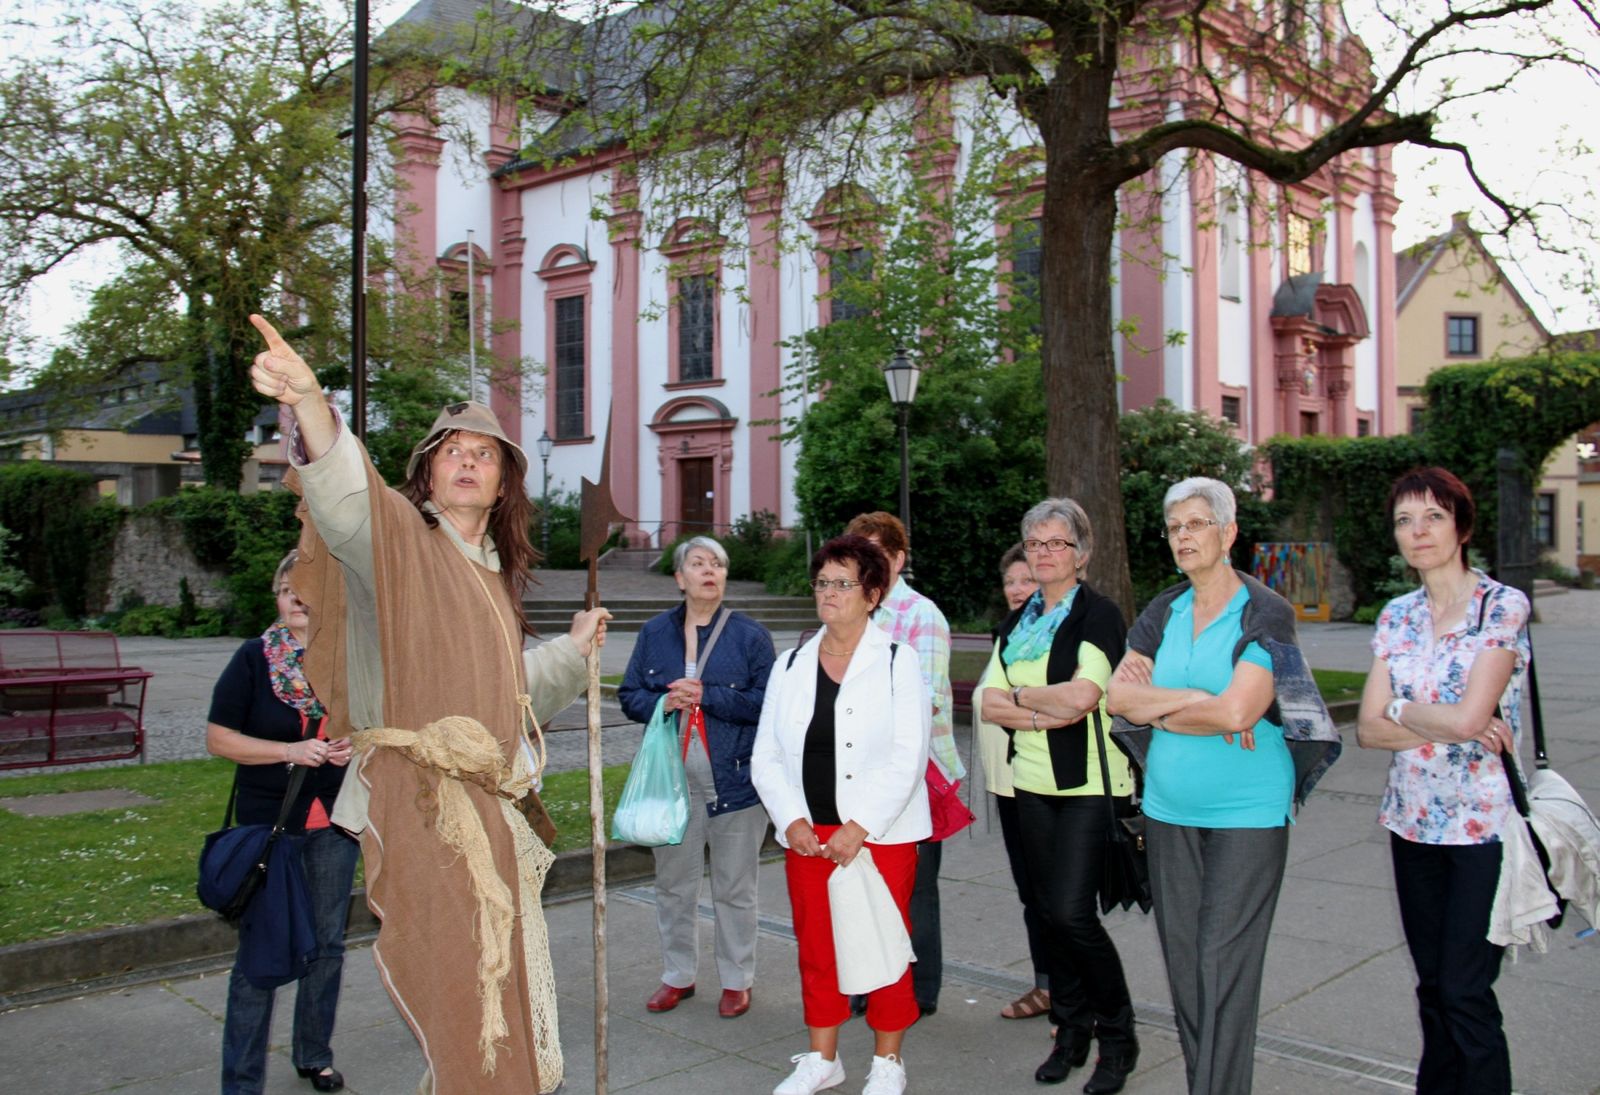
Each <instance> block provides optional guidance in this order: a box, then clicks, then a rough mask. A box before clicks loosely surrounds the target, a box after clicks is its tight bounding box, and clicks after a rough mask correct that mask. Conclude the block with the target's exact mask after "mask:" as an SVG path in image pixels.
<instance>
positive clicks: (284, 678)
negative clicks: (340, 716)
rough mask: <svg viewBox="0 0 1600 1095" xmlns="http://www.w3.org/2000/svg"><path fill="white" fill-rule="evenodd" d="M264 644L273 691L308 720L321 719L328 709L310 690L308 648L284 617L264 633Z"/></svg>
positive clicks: (262, 637) (262, 642)
mask: <svg viewBox="0 0 1600 1095" xmlns="http://www.w3.org/2000/svg"><path fill="white" fill-rule="evenodd" d="M261 645H262V647H263V648H264V649H265V650H266V653H267V673H268V675H269V676H270V677H271V678H272V693H273V695H275V696H277V697H278V698H279V699H280V700H282V701H283V702H284V703H286V704H288V705H289V706H290V707H292V708H294V709H295V710H296V711H299V712H300V713H301V714H303V715H305V716H306V717H307V718H308V719H320V718H322V717H323V716H324V715H325V714H327V712H326V711H325V710H324V709H323V706H322V701H321V700H319V699H317V697H316V695H315V694H313V693H312V691H311V682H310V681H308V680H306V671H305V667H304V666H303V665H302V664H301V661H302V659H303V658H304V657H305V653H306V650H305V647H303V646H301V645H300V643H299V641H298V640H296V639H295V637H294V634H293V633H292V632H291V631H290V630H289V626H288V625H287V624H285V623H284V622H283V621H282V620H278V621H275V622H274V623H273V625H272V626H271V627H269V628H267V629H266V630H265V631H263V632H262V633H261Z"/></svg>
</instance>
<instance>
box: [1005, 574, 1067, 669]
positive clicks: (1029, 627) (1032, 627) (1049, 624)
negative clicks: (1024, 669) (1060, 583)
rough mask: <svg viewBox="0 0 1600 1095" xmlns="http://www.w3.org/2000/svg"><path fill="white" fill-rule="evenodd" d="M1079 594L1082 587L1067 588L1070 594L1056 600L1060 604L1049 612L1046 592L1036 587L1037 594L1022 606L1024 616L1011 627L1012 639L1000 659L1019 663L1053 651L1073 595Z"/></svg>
mask: <svg viewBox="0 0 1600 1095" xmlns="http://www.w3.org/2000/svg"><path fill="white" fill-rule="evenodd" d="M1077 595H1078V587H1077V586H1076V585H1074V586H1073V587H1072V588H1071V589H1069V590H1067V595H1066V596H1065V597H1063V598H1061V600H1059V601H1057V602H1056V606H1055V607H1054V608H1052V609H1051V610H1050V611H1049V612H1046V611H1045V610H1044V591H1043V590H1041V589H1036V590H1034V591H1033V596H1031V597H1029V598H1028V603H1027V604H1025V605H1023V606H1022V615H1021V616H1019V617H1018V618H1017V624H1016V626H1015V627H1013V628H1012V629H1011V638H1010V639H1009V640H1007V642H1006V648H1005V649H1004V650H1002V651H1001V652H1000V660H1001V661H1002V662H1004V663H1005V664H1006V665H1016V664H1017V663H1018V662H1031V661H1033V660H1034V659H1036V658H1042V657H1044V656H1045V655H1046V654H1048V653H1050V644H1051V643H1053V642H1054V641H1055V638H1056V631H1057V630H1058V629H1059V628H1060V627H1061V623H1062V621H1063V620H1065V619H1066V618H1067V613H1068V612H1069V611H1070V610H1071V608H1072V601H1073V598H1075V597H1077Z"/></svg>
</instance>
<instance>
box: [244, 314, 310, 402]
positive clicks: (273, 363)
mask: <svg viewBox="0 0 1600 1095" xmlns="http://www.w3.org/2000/svg"><path fill="white" fill-rule="evenodd" d="M250 322H251V323H252V324H254V325H255V329H256V330H258V331H260V332H261V337H262V338H264V339H265V340H266V342H267V348H266V350H264V351H263V352H261V353H259V354H257V355H256V359H255V363H254V364H253V365H251V366H250V383H251V384H252V385H254V387H255V390H256V391H258V392H260V393H261V394H262V395H264V396H266V397H267V398H268V399H273V400H276V401H278V402H279V403H282V404H283V405H284V406H286V407H293V406H295V405H296V404H298V403H299V402H300V401H301V400H302V399H304V398H306V397H307V396H309V395H313V394H319V393H320V392H321V391H322V386H321V385H320V384H318V383H317V378H316V374H314V373H313V372H312V371H311V366H309V365H307V364H306V362H305V359H304V358H302V357H301V356H300V355H299V354H297V353H295V351H294V347H292V346H290V345H289V344H288V343H287V342H285V341H284V340H283V336H282V335H280V334H278V331H277V328H275V327H273V326H272V324H270V323H268V322H267V321H266V320H265V319H263V318H262V317H261V316H257V315H252V316H251V317H250Z"/></svg>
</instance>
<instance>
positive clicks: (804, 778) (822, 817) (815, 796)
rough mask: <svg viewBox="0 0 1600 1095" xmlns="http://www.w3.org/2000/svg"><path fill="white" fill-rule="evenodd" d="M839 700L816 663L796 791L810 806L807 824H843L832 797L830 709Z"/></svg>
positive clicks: (832, 683) (834, 685) (834, 683)
mask: <svg viewBox="0 0 1600 1095" xmlns="http://www.w3.org/2000/svg"><path fill="white" fill-rule="evenodd" d="M838 699H839V682H838V681H836V680H834V679H833V678H832V677H830V676H828V671H827V670H826V669H823V668H822V661H821V660H820V659H818V661H817V699H816V703H815V704H814V705H813V706H812V708H811V725H810V726H808V727H807V728H806V746H805V751H804V752H803V753H801V754H800V788H801V790H802V791H804V792H805V796H806V805H807V806H809V807H811V824H813V825H843V824H844V822H843V821H841V820H840V819H839V801H838V799H837V798H836V797H835V795H834V788H835V787H836V786H837V785H836V784H835V782H834V781H835V780H836V779H838V773H837V770H836V768H835V766H834V748H833V742H834V723H833V706H834V704H835V703H836V702H838Z"/></svg>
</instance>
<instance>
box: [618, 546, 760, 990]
mask: <svg viewBox="0 0 1600 1095" xmlns="http://www.w3.org/2000/svg"><path fill="white" fill-rule="evenodd" d="M672 568H673V575H674V577H675V578H676V579H677V582H678V588H679V589H681V590H682V591H683V603H682V604H681V605H679V606H678V607H677V608H674V609H671V610H669V611H667V612H663V613H662V614H661V615H659V616H657V617H656V618H655V619H653V620H651V621H650V622H649V623H647V624H645V625H644V627H643V629H641V630H640V632H639V641H638V642H637V643H636V644H635V645H634V648H633V657H632V658H631V659H629V661H628V671H627V673H626V674H624V675H623V678H622V684H621V685H620V686H619V687H618V689H617V699H618V701H619V702H620V703H621V705H622V710H623V712H624V713H625V714H626V715H627V716H628V717H629V718H630V719H632V720H633V721H634V722H647V721H649V719H650V717H651V715H653V714H654V713H655V709H656V703H657V702H658V701H659V700H661V699H662V697H665V699H666V704H665V706H666V710H667V711H669V712H675V713H676V714H677V716H678V732H679V735H680V738H681V740H682V748H683V757H684V770H685V773H686V774H687V776H688V777H689V827H688V830H687V831H686V832H685V833H684V835H683V841H682V842H681V843H679V844H669V845H665V846H663V847H660V848H656V849H653V850H654V853H655V860H656V927H657V928H658V929H659V930H660V932H661V959H662V973H661V987H660V988H659V989H657V990H656V992H655V994H654V995H653V996H651V997H650V999H649V1000H648V1001H647V1002H646V1004H645V1007H646V1008H648V1009H649V1010H650V1011H671V1010H672V1009H673V1008H675V1007H677V1006H678V1003H679V1002H680V1001H682V1000H684V999H687V998H688V997H690V996H693V995H694V983H695V974H696V966H697V964H698V962H699V957H700V945H699V936H698V923H699V919H700V881H701V878H702V877H703V875H704V874H705V868H704V866H703V864H704V862H705V855H706V847H707V846H708V845H709V846H710V848H711V901H712V906H713V908H714V909H715V910H716V933H717V937H716V939H717V941H716V954H717V973H718V974H719V975H720V977H721V980H722V998H721V1000H720V1001H719V1003H718V1005H717V1012H718V1014H719V1015H721V1016H722V1017H723V1018H724V1019H734V1018H737V1017H738V1016H740V1015H743V1014H744V1013H745V1012H746V1011H748V1010H749V1008H750V988H751V985H752V984H754V982H755V975H756V911H757V910H756V866H757V856H758V855H759V854H760V851H761V841H762V838H763V837H765V836H766V830H767V814H766V811H765V810H763V809H762V808H761V799H760V798H759V797H758V796H757V795H756V791H755V787H754V786H753V785H752V784H751V782H750V752H751V750H752V749H753V748H754V746H755V739H756V724H757V723H758V722H759V721H760V719H761V702H762V700H763V698H764V697H765V696H766V690H767V674H768V672H769V671H770V670H771V669H772V661H773V650H772V636H771V635H769V634H767V629H766V628H764V627H762V626H761V625H760V624H758V623H756V622H755V621H754V620H752V619H751V618H750V617H748V616H746V615H744V614H743V613H740V612H732V611H729V610H728V609H727V608H725V607H724V606H723V604H722V598H723V594H724V593H725V592H726V591H727V585H728V553H727V551H725V550H724V549H723V547H722V545H721V544H719V543H717V542H716V541H715V540H713V539H712V538H711V537H709V536H694V537H691V538H689V539H687V540H684V541H683V542H682V543H680V544H679V545H678V546H677V548H676V550H674V551H673V553H672Z"/></svg>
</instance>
